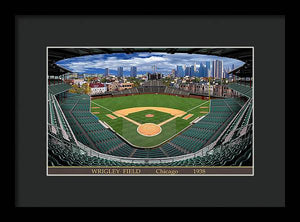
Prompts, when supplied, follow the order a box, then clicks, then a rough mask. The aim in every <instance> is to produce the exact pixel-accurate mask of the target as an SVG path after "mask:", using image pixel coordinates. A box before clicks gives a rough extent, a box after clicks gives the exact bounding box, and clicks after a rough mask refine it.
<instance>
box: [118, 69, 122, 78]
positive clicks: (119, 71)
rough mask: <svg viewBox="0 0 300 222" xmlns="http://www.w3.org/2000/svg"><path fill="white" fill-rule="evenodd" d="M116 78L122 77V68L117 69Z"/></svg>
mask: <svg viewBox="0 0 300 222" xmlns="http://www.w3.org/2000/svg"><path fill="white" fill-rule="evenodd" d="M118 77H123V67H118Z"/></svg>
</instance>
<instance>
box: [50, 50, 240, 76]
mask: <svg viewBox="0 0 300 222" xmlns="http://www.w3.org/2000/svg"><path fill="white" fill-rule="evenodd" d="M213 60H223V66H224V68H227V67H228V66H230V67H231V66H232V64H235V68H237V67H239V66H241V65H243V64H244V63H243V62H242V61H240V60H236V59H231V58H225V57H218V56H211V55H201V54H187V53H176V54H167V53H148V52H145V53H132V54H125V53H114V54H99V55H89V56H81V57H73V58H70V59H64V60H60V61H58V62H57V63H56V64H57V65H59V66H62V67H64V68H66V69H68V70H70V71H72V72H77V73H91V74H92V73H98V74H103V73H104V69H105V68H109V70H110V73H111V74H116V73H117V69H118V67H123V70H124V75H129V73H130V67H131V66H136V67H137V73H138V74H145V73H146V72H153V66H154V65H155V66H156V67H157V72H160V73H163V74H169V73H171V71H172V69H176V66H177V65H181V66H184V65H186V66H191V65H194V64H195V63H196V67H197V68H198V67H199V65H200V62H203V63H205V62H206V61H213Z"/></svg>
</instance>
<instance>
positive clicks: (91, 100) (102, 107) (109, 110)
mask: <svg viewBox="0 0 300 222" xmlns="http://www.w3.org/2000/svg"><path fill="white" fill-rule="evenodd" d="M91 103H94V104H96V105H97V106H100V107H102V108H104V109H106V110H108V111H110V112H112V113H113V112H114V111H112V110H110V109H108V108H106V107H104V106H101V105H99V104H97V103H95V102H93V101H92V100H91Z"/></svg>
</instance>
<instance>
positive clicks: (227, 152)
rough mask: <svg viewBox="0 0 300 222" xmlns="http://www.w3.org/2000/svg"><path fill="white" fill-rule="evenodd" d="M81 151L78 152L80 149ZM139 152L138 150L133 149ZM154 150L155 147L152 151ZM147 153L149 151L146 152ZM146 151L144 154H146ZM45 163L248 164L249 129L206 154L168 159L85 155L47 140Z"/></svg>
mask: <svg viewBox="0 0 300 222" xmlns="http://www.w3.org/2000/svg"><path fill="white" fill-rule="evenodd" d="M80 151H81V152H80ZM136 152H140V151H136ZM156 152H157V151H156ZM149 154H150V153H149ZM149 154H148V157H150V155H149ZM48 165H49V166H251V165H252V131H249V132H248V133H247V134H246V135H244V136H242V137H240V138H238V139H236V140H235V141H232V142H230V143H228V144H226V145H222V146H218V147H215V148H214V149H213V150H212V151H211V152H210V154H208V155H206V156H197V157H192V158H189V159H185V160H179V161H173V162H168V163H125V162H120V161H115V160H107V159H104V158H100V157H96V156H93V157H92V156H88V155H86V153H84V152H83V151H82V150H81V149H80V148H79V147H78V146H76V145H71V146H70V144H66V143H63V142H61V141H56V140H53V138H52V137H50V138H49V140H48Z"/></svg>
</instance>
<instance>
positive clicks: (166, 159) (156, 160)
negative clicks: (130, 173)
mask: <svg viewBox="0 0 300 222" xmlns="http://www.w3.org/2000/svg"><path fill="white" fill-rule="evenodd" d="M250 125H252V124H249V126H250ZM248 129H249V128H248ZM250 131H251V132H250V133H251V135H252V130H250ZM48 135H49V136H51V137H52V138H54V139H55V138H56V139H58V140H59V141H61V142H62V139H61V138H57V136H56V135H53V134H51V133H48ZM247 135H248V136H249V130H248V132H247V133H246V134H244V135H241V136H239V137H237V138H235V139H234V140H232V141H230V143H237V142H242V141H243V138H245V137H247ZM63 143H64V144H67V147H69V148H70V149H72V151H75V152H81V154H82V153H84V154H85V155H87V156H96V157H99V158H102V159H106V160H112V161H118V162H124V163H133V164H138V163H150V164H151V163H153V164H154V163H171V162H175V161H181V160H186V159H190V158H195V157H203V156H206V155H207V154H209V151H211V150H213V148H214V146H215V144H214V143H212V144H209V145H207V146H205V147H204V148H202V149H200V150H199V151H197V152H195V153H190V154H184V155H180V156H174V157H163V158H132V157H118V156H112V155H109V154H103V153H99V152H97V151H95V150H93V149H91V148H89V147H87V146H85V145H83V144H81V143H80V142H79V143H78V145H77V146H76V145H75V144H72V143H70V142H68V141H63Z"/></svg>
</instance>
